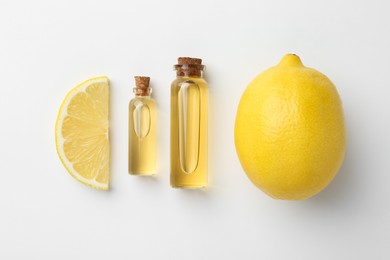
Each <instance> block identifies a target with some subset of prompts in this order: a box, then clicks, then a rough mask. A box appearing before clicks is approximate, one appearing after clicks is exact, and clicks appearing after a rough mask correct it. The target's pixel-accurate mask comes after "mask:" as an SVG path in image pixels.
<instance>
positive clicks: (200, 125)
mask: <svg viewBox="0 0 390 260" xmlns="http://www.w3.org/2000/svg"><path fill="white" fill-rule="evenodd" d="M174 68H175V70H176V75H177V77H176V79H175V80H174V81H173V82H172V85H171V178H170V179H171V186H172V187H175V188H203V187H206V186H207V182H208V180H207V179H208V178H207V97H208V86H207V82H206V81H205V80H204V79H203V69H204V65H202V60H201V59H197V58H189V57H179V59H178V64H177V65H175V66H174Z"/></svg>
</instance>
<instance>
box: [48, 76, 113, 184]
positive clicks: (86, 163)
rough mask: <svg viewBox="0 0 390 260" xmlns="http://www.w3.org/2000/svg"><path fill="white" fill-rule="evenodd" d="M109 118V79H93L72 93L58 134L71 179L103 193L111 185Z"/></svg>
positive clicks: (63, 107) (62, 110) (62, 112)
mask: <svg viewBox="0 0 390 260" xmlns="http://www.w3.org/2000/svg"><path fill="white" fill-rule="evenodd" d="M108 116H109V83H108V78H107V77H98V78H92V79H89V80H87V81H85V82H83V83H81V84H80V85H78V86H77V87H75V88H74V89H73V90H71V91H70V92H69V93H68V95H67V96H66V98H65V99H64V101H63V102H62V105H61V108H60V110H59V113H58V117H57V122H56V130H55V136H56V148H57V153H58V156H59V157H60V159H61V161H62V163H63V165H64V166H65V168H66V169H67V170H68V172H69V173H70V175H72V176H73V177H74V178H75V179H76V180H78V181H80V182H81V183H84V184H86V185H89V186H91V187H93V188H96V189H102V190H107V189H109V181H110V178H109V177H110V174H109V162H110V142H109V120H108Z"/></svg>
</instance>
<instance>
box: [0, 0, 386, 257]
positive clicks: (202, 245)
mask: <svg viewBox="0 0 390 260" xmlns="http://www.w3.org/2000/svg"><path fill="white" fill-rule="evenodd" d="M389 33H390V5H389V2H388V1H387V2H386V1H379V0H377V1H336V0H324V1H309V0H307V1H298V0H296V1H288V0H285V1H276V0H272V1H247V0H240V1H219V2H217V1H214V2H212V1H202V0H197V1H183V0H175V1H168V0H166V1H137V2H136V1H130V0H129V1H61V2H59V1H49V0H47V1H43V0H35V1H11V0H10V1H0V37H1V38H0V76H1V82H0V85H1V92H0V118H1V127H0V174H1V178H0V182H1V188H0V259H267V260H268V259H300V260H301V259H320V260H321V259H376V260H377V259H390V248H389V242H390V206H389V204H390V202H389V199H390V188H389V187H390V183H389V182H390V167H389V161H390V158H389V156H390V146H389V141H390V138H389V132H390V124H389V120H390V118H389V111H390V85H389V82H390V81H389V76H388V75H389V73H390V62H389V61H390V36H389ZM286 53H296V54H298V55H300V56H301V58H302V61H303V63H304V64H305V65H307V66H310V67H314V68H316V69H318V70H319V71H321V72H323V73H324V74H326V75H327V76H328V77H329V78H331V79H332V81H333V82H334V83H335V85H336V86H337V88H338V90H339V93H340V95H341V97H342V100H343V105H344V110H345V118H346V124H347V128H348V129H347V132H348V145H347V153H346V158H345V161H344V164H343V166H342V168H341V171H340V172H339V175H338V176H337V177H336V179H335V180H334V181H333V182H332V183H331V184H330V185H329V186H328V188H327V189H326V190H324V191H323V192H321V193H320V194H318V195H317V196H315V197H313V198H311V199H308V200H306V201H278V200H273V199H271V198H269V197H267V196H266V195H265V194H263V193H262V192H261V191H260V190H258V189H256V187H255V186H254V185H252V184H251V183H250V181H249V180H248V178H247V177H246V175H245V174H244V172H243V170H242V168H241V166H240V164H239V161H238V158H237V156H236V153H235V148H234V142H233V135H234V133H233V126H234V120H235V112H236V107H237V104H238V101H239V99H240V96H241V94H242V92H243V91H244V89H245V87H246V85H247V84H248V83H249V82H250V81H251V80H252V79H253V78H254V77H255V76H256V75H257V74H258V73H260V72H261V71H263V70H265V69H266V68H268V67H270V66H273V65H275V64H277V63H278V62H279V60H280V59H281V58H282V57H283V55H284V54H286ZM178 56H195V57H201V58H203V59H204V63H205V64H206V65H207V71H206V74H207V80H208V81H209V84H210V106H209V107H210V110H209V111H210V112H209V113H210V128H209V129H210V130H209V151H210V154H209V161H210V165H209V172H210V178H211V180H210V187H209V188H207V189H205V190H201V191H195V190H176V189H172V188H170V187H169V98H170V97H169V93H170V82H171V81H172V80H173V79H174V77H175V74H174V71H172V65H173V64H175V63H176V58H177V57H178ZM99 75H107V76H109V77H110V80H111V104H112V105H111V141H112V146H111V147H112V157H111V173H112V182H111V187H112V189H111V190H110V191H109V192H104V191H97V190H94V189H92V188H89V187H87V186H83V185H82V184H80V183H78V182H77V181H76V180H74V179H73V178H71V177H70V175H68V173H67V172H66V170H65V169H64V168H63V167H62V165H61V163H60V161H59V159H58V157H57V154H56V151H55V144H54V124H55V119H56V115H57V111H58V108H59V106H60V104H61V101H62V99H63V98H64V96H65V94H66V93H67V91H68V90H70V89H71V88H72V87H74V86H75V85H77V84H78V83H80V82H82V81H83V80H85V79H88V78H90V77H94V76H99ZM134 75H149V76H151V84H152V87H153V88H154V92H153V94H154V97H155V99H156V100H157V103H158V106H159V115H158V116H159V118H158V119H159V130H158V131H159V134H158V137H159V151H158V157H159V160H158V163H159V171H158V176H157V177H155V178H142V177H136V176H129V175H128V174H127V105H128V101H129V100H130V98H131V97H132V87H133V85H134V83H133V76H134Z"/></svg>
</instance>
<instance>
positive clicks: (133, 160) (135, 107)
mask: <svg viewBox="0 0 390 260" xmlns="http://www.w3.org/2000/svg"><path fill="white" fill-rule="evenodd" d="M134 78H135V84H136V86H135V88H134V94H135V97H134V98H133V99H132V100H131V101H130V104H129V173H130V174H136V175H153V174H155V173H156V102H155V101H154V100H153V98H151V93H152V89H151V88H150V87H149V80H150V78H149V77H141V76H137V77H134Z"/></svg>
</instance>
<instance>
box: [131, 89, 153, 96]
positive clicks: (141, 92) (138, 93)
mask: <svg viewBox="0 0 390 260" xmlns="http://www.w3.org/2000/svg"><path fill="white" fill-rule="evenodd" d="M133 92H134V95H135V96H136V97H142V98H150V96H151V94H152V88H137V87H135V88H134V89H133Z"/></svg>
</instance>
